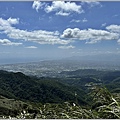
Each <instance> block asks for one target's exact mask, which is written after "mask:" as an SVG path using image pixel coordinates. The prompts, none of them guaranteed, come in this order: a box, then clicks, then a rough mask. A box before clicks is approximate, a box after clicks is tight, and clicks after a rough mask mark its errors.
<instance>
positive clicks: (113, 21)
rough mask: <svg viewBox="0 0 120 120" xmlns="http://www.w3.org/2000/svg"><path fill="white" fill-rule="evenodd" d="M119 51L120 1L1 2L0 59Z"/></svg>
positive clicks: (15, 60)
mask: <svg viewBox="0 0 120 120" xmlns="http://www.w3.org/2000/svg"><path fill="white" fill-rule="evenodd" d="M99 54H117V55H120V2H113V1H111V2H105V1H103V2H87V1H86V2H85V1H84V2H81V1H76V2H72V1H71V2H69V1H67V2H65V1H41V2H40V1H27V2H25V1H23V2H22V1H21V2H18V1H14V2H10V1H5V2H0V61H1V62H0V63H5V62H8V63H11V62H13V63H15V62H17V61H19V62H20V61H24V62H27V61H39V60H42V59H59V58H60V59H61V58H65V57H71V56H84V55H99Z"/></svg>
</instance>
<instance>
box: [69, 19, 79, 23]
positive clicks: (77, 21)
mask: <svg viewBox="0 0 120 120" xmlns="http://www.w3.org/2000/svg"><path fill="white" fill-rule="evenodd" d="M70 22H76V23H79V22H81V20H75V19H72V20H71V21H70Z"/></svg>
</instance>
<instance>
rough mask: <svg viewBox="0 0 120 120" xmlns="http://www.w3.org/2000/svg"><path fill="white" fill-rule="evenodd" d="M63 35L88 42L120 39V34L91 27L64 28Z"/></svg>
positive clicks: (63, 36)
mask: <svg viewBox="0 0 120 120" xmlns="http://www.w3.org/2000/svg"><path fill="white" fill-rule="evenodd" d="M61 37H62V38H69V39H74V40H86V41H87V42H86V43H97V42H99V41H101V40H117V39H119V34H117V33H111V32H109V31H105V30H95V29H91V28H89V29H87V30H80V29H79V28H74V29H71V28H68V29H66V30H64V32H63V34H62V35H61Z"/></svg>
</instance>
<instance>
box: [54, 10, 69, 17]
mask: <svg viewBox="0 0 120 120" xmlns="http://www.w3.org/2000/svg"><path fill="white" fill-rule="evenodd" d="M56 15H61V16H68V15H70V12H62V11H59V12H57V13H56Z"/></svg>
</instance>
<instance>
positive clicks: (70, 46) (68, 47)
mask: <svg viewBox="0 0 120 120" xmlns="http://www.w3.org/2000/svg"><path fill="white" fill-rule="evenodd" d="M58 48H60V49H73V48H75V46H72V45H69V46H59V47H58Z"/></svg>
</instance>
